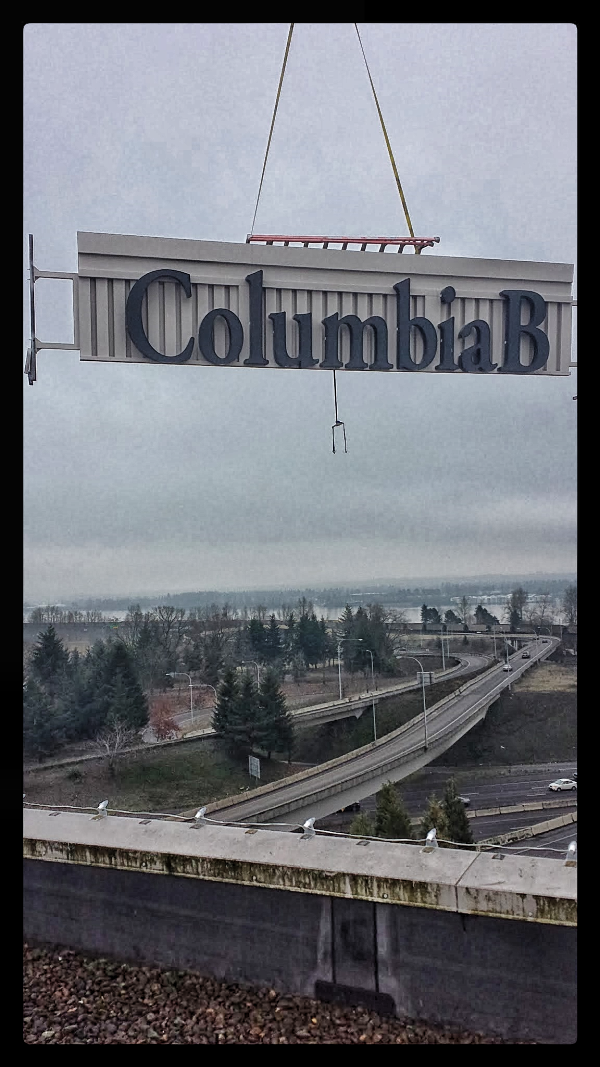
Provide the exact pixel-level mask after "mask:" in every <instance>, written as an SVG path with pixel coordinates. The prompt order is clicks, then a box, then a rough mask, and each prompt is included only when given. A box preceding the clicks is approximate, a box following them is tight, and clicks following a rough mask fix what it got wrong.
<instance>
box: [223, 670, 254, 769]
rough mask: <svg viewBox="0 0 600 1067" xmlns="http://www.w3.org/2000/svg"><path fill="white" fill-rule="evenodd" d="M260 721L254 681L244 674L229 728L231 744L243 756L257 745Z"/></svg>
mask: <svg viewBox="0 0 600 1067" xmlns="http://www.w3.org/2000/svg"><path fill="white" fill-rule="evenodd" d="M260 719H261V709H260V705H259V698H258V689H257V687H256V683H255V681H254V679H253V678H252V677H251V675H250V674H248V673H246V674H245V675H244V678H243V679H242V684H241V686H240V691H239V697H238V699H237V701H236V705H235V707H234V711H233V715H232V718H231V723H230V726H229V736H230V739H231V743H232V744H233V746H234V747H235V748H236V749H238V750H239V751H241V752H243V753H245V754H249V753H250V752H252V749H253V748H254V746H255V745H256V744H258V743H259V736H260Z"/></svg>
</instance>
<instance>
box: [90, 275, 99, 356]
mask: <svg viewBox="0 0 600 1067" xmlns="http://www.w3.org/2000/svg"><path fill="white" fill-rule="evenodd" d="M96 313H97V312H96V279H95V278H90V325H91V337H90V342H91V343H90V348H91V350H92V355H93V356H94V358H95V359H97V358H98V324H97V321H96Z"/></svg>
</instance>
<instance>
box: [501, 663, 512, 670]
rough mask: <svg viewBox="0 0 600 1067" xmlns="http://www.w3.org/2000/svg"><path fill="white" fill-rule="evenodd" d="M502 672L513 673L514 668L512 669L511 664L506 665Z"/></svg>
mask: <svg viewBox="0 0 600 1067" xmlns="http://www.w3.org/2000/svg"><path fill="white" fill-rule="evenodd" d="M502 670H503V671H512V667H511V665H510V663H505V664H504V666H503V668H502Z"/></svg>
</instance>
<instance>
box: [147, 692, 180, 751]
mask: <svg viewBox="0 0 600 1067" xmlns="http://www.w3.org/2000/svg"><path fill="white" fill-rule="evenodd" d="M150 726H151V727H152V729H153V731H154V736H155V737H156V740H157V741H169V740H170V739H171V738H172V737H178V736H179V728H178V726H177V723H176V722H175V719H174V718H173V711H172V709H171V705H170V704H169V701H168V700H167V698H166V697H164V696H161V697H157V698H156V699H155V700H154V701H153V703H152V708H151V711H150Z"/></svg>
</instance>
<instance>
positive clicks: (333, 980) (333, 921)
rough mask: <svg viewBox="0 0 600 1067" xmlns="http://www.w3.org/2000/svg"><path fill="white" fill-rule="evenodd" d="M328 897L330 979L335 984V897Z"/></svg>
mask: <svg viewBox="0 0 600 1067" xmlns="http://www.w3.org/2000/svg"><path fill="white" fill-rule="evenodd" d="M329 899H330V901H331V981H332V984H333V985H335V983H336V973H335V913H334V905H335V898H334V897H330V898H329Z"/></svg>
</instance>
